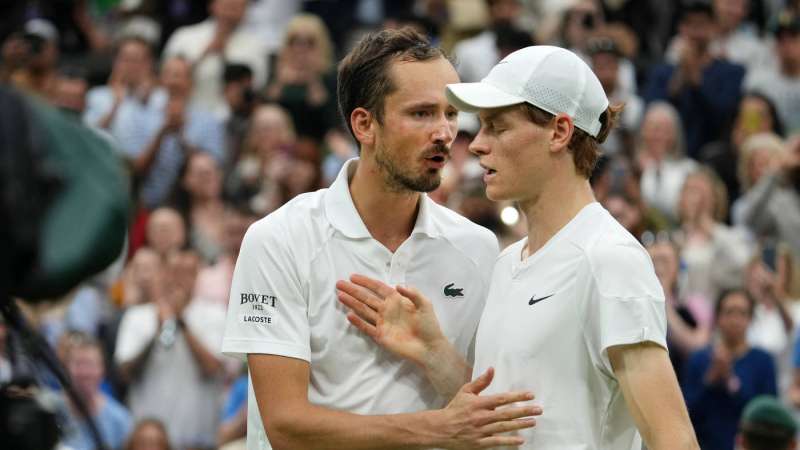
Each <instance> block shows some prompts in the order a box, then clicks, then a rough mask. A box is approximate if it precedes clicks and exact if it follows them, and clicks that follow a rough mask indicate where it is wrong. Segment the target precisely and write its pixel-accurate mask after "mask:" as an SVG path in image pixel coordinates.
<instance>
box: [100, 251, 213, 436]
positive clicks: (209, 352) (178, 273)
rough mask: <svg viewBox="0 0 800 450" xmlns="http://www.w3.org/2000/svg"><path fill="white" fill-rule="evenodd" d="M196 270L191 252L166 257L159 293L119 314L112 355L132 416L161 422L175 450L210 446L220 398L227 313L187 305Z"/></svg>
mask: <svg viewBox="0 0 800 450" xmlns="http://www.w3.org/2000/svg"><path fill="white" fill-rule="evenodd" d="M198 265H199V258H198V256H197V255H196V254H195V253H194V252H191V251H182V252H179V253H175V254H172V255H170V256H169V257H168V259H167V261H166V263H165V267H164V269H163V270H162V272H161V273H160V275H161V276H162V278H161V281H160V282H161V283H162V284H161V288H160V295H159V296H158V297H157V298H156V299H155V301H154V302H153V303H147V304H142V305H135V306H132V307H130V308H129V309H128V310H127V311H126V312H125V314H124V316H123V317H122V322H121V324H120V328H119V335H118V337H117V348H116V352H115V355H114V358H115V361H116V362H117V363H118V364H119V367H120V373H121V375H122V376H123V378H124V379H125V380H126V381H127V382H128V383H129V391H128V404H129V405H130V408H131V412H132V413H133V415H134V417H135V418H136V419H137V420H138V419H141V418H144V417H156V418H159V419H160V420H162V421H163V422H164V424H165V426H166V428H167V430H168V433H169V435H170V442H172V444H173V445H175V446H176V447H178V448H180V449H185V448H191V449H198V448H200V449H205V448H213V447H214V445H215V443H216V430H217V426H218V423H219V422H218V421H219V410H220V405H219V399H220V396H221V393H222V390H221V389H222V386H221V381H222V377H221V374H222V362H221V361H220V358H221V355H220V354H219V352H218V349H219V348H220V345H221V343H222V327H223V326H224V323H223V322H224V320H225V313H224V310H223V309H221V308H219V307H214V306H211V305H208V304H207V303H198V302H193V301H192V298H193V295H194V285H195V283H196V277H197V270H198Z"/></svg>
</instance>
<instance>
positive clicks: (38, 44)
mask: <svg viewBox="0 0 800 450" xmlns="http://www.w3.org/2000/svg"><path fill="white" fill-rule="evenodd" d="M17 38H18V39H21V40H22V46H21V48H20V49H21V52H20V54H18V55H16V56H17V57H20V58H21V60H22V63H21V64H19V65H16V70H13V71H12V72H11V74H10V78H11V79H10V81H11V83H12V84H13V85H14V86H16V87H18V88H20V89H23V90H26V91H28V92H31V93H35V94H38V95H39V96H41V97H43V98H50V97H51V95H52V94H53V90H54V88H55V82H56V68H57V66H58V58H59V52H58V31H57V30H56V29H55V27H54V26H53V24H52V23H50V22H48V21H46V20H43V19H33V20H30V21H28V22H27V23H26V24H25V30H24V32H23V34H22V35H21V36H18V37H17ZM13 64H14V63H12V65H13Z"/></svg>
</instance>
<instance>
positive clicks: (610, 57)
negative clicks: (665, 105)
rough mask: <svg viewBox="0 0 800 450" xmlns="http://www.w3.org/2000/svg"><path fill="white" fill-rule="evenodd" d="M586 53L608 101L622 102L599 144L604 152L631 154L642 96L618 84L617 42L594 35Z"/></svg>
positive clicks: (639, 116) (619, 57)
mask: <svg viewBox="0 0 800 450" xmlns="http://www.w3.org/2000/svg"><path fill="white" fill-rule="evenodd" d="M586 52H587V54H588V55H589V58H590V62H591V64H590V66H591V67H592V70H593V71H594V73H595V74H596V75H597V79H598V80H600V84H602V85H603V91H605V93H606V97H608V101H609V102H611V103H612V104H614V103H621V104H624V105H625V109H624V110H622V117H621V120H620V123H619V125H618V126H617V127H616V128H615V129H613V130H612V131H611V133H610V134H609V135H608V137H607V138H606V141H605V142H604V143H603V152H604V153H605V154H607V155H625V156H627V157H630V156H632V152H633V149H632V147H633V136H634V134H635V133H636V130H637V129H638V128H639V123H640V122H641V120H642V114H643V113H644V104H643V103H642V99H641V98H639V97H638V96H637V95H636V94H635V93H633V92H629V91H626V90H624V89H621V88H620V86H619V71H620V60H621V59H624V56H623V55H622V52H621V51H620V49H619V47H618V46H617V43H616V42H615V41H614V40H613V39H612V38H609V37H596V38H592V39H590V40H589V42H588V44H587V48H586Z"/></svg>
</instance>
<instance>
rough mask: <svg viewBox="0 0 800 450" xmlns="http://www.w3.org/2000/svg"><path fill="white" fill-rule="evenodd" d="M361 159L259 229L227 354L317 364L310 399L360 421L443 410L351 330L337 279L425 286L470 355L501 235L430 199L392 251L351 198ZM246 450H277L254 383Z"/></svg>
mask: <svg viewBox="0 0 800 450" xmlns="http://www.w3.org/2000/svg"><path fill="white" fill-rule="evenodd" d="M356 164H358V161H357V160H356V159H354V160H351V161H348V162H347V164H345V166H344V168H343V169H342V171H341V172H340V173H339V176H338V177H337V178H336V180H335V181H334V183H333V184H332V185H331V187H330V188H329V189H322V190H319V191H317V192H313V193H308V194H302V195H300V196H298V197H296V198H295V199H293V200H292V201H290V202H289V203H287V204H286V205H284V206H283V207H281V208H280V209H278V210H277V211H275V212H273V213H272V214H270V215H269V216H267V217H265V218H263V219H261V220H259V221H258V222H256V223H255V224H253V225H252V226H251V227H250V229H249V230H248V231H247V234H246V235H245V238H244V241H243V243H242V248H241V252H240V253H239V259H238V261H237V262H236V269H235V272H234V276H233V285H232V287H231V295H230V302H229V306H228V316H227V322H226V328H225V337H224V340H223V344H222V351H223V353H226V354H228V355H237V356H240V357H245V356H246V354H248V353H262V354H272V355H282V356H288V357H292V358H298V359H302V360H305V361H308V362H309V363H310V365H311V380H310V384H309V388H308V397H309V401H310V402H312V403H314V404H316V405H319V406H324V407H328V408H333V409H338V410H344V411H349V412H353V413H358V414H393V413H406V412H414V411H421V410H425V409H431V408H438V407H441V406H443V405H444V402H445V399H443V398H441V397H440V396H439V395H438V394H437V393H436V392H435V390H434V389H433V386H432V385H431V384H430V383H429V382H428V381H427V379H426V378H425V376H424V374H423V373H422V372H421V371H420V370H419V369H418V368H417V367H416V366H415V365H414V364H412V363H410V362H407V361H403V360H401V359H399V358H396V357H395V356H393V355H391V354H390V353H388V352H387V351H385V350H383V349H381V348H380V347H379V346H378V345H376V344H375V343H374V342H372V340H371V339H370V338H369V337H368V336H366V335H363V334H362V333H361V332H359V331H358V330H357V329H355V328H354V327H352V326H351V325H350V324H349V322H348V321H347V318H346V313H347V311H346V308H345V307H344V306H343V305H341V304H340V303H339V301H338V300H337V298H336V287H335V283H336V281H337V280H346V279H348V278H349V277H350V275H351V274H354V273H360V274H363V275H367V276H369V277H373V278H376V279H379V280H382V281H384V282H386V283H388V284H389V285H397V284H405V285H411V286H415V287H417V288H418V289H419V290H420V291H421V292H422V293H423V294H424V295H425V296H426V297H427V298H429V299H430V300H431V302H433V306H434V309H435V311H436V315H437V317H438V318H439V322H440V323H441V326H442V328H443V330H444V333H445V334H446V335H447V337H448V339H449V340H450V342H452V343H453V344H454V345H455V346H456V348H457V349H458V350H459V351H460V352H461V353H462V354H465V355H466V354H467V353H468V350H469V348H470V345H471V343H472V342H473V339H474V335H475V330H476V328H477V325H478V319H479V317H480V314H481V312H482V310H483V305H484V302H485V299H486V295H487V293H488V287H489V279H490V275H491V269H492V265H493V264H494V261H495V259H496V257H497V254H498V247H497V240H496V238H495V236H494V234H493V233H492V232H491V231H489V230H487V229H485V228H483V227H480V226H478V225H476V224H474V223H472V222H470V221H469V220H467V219H465V218H463V217H461V216H459V215H458V214H456V213H454V212H453V211H451V210H449V209H447V208H445V207H442V206H439V205H437V204H436V203H434V202H433V201H432V200H430V199H429V198H428V197H427V196H426V195H422V196H421V204H420V208H419V213H418V216H417V221H416V224H415V226H414V229H413V231H412V233H411V236H410V237H409V238H408V239H407V240H406V241H405V242H403V244H402V245H401V246H400V247H399V248H398V249H397V251H395V252H394V253H392V252H390V251H389V250H388V249H387V248H386V247H384V246H383V245H382V244H381V243H380V242H378V241H376V240H375V239H373V238H372V236H371V235H370V234H369V232H368V231H367V228H366V226H365V225H364V223H363V221H362V220H361V217H360V216H359V215H358V212H357V211H356V208H355V206H354V205H353V200H352V198H351V196H350V190H349V183H348V180H349V179H350V177H352V174H353V172H354V171H355V168H356ZM248 391H249V394H248V402H249V408H248V436H247V448H248V450H256V449H268V448H270V445H269V443H268V441H267V439H266V434H265V432H264V427H263V425H262V423H261V418H260V416H259V414H258V408H257V407H256V402H255V396H254V394H253V387H252V382H251V383H250V386H249V387H248Z"/></svg>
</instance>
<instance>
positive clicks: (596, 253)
mask: <svg viewBox="0 0 800 450" xmlns="http://www.w3.org/2000/svg"><path fill="white" fill-rule="evenodd" d="M446 93H447V98H448V100H449V101H450V102H451V103H452V104H453V105H455V106H456V107H457V108H458V109H460V110H462V111H472V112H477V113H478V115H479V117H480V121H481V129H480V131H479V133H478V135H477V136H476V137H475V140H474V141H473V142H472V144H471V145H470V151H471V152H472V153H473V154H475V155H476V156H478V157H479V158H480V163H481V165H482V166H483V168H484V169H485V171H486V173H485V175H484V181H485V182H486V195H487V196H488V197H489V198H490V199H492V200H498V201H499V200H512V201H515V202H517V204H518V205H519V208H520V209H521V210H522V212H523V213H524V214H525V216H526V218H527V221H528V222H527V223H528V236H527V237H526V238H524V239H522V240H520V241H519V242H517V243H515V244H512V245H511V246H510V247H508V248H507V249H506V250H505V251H503V252H502V253H501V254H500V256H499V257H498V259H497V261H496V263H495V266H494V272H493V275H492V281H491V286H490V288H489V296H488V299H487V302H486V307H485V310H484V312H483V315H482V316H481V320H480V324H479V326H478V331H477V335H476V341H475V365H474V369H473V372H474V373H476V374H478V373H482V372H483V371H484V370H486V369H487V368H488V367H490V366H491V367H494V368H495V370H496V375H495V380H494V383H493V384H492V385H491V386H490V388H489V389H490V390H492V391H496V392H502V391H509V390H518V389H530V390H532V391H533V392H536V395H537V403H538V404H540V405H541V406H542V408H543V410H544V411H545V412H544V414H543V415H542V416H541V417H539V418H538V420H537V426H536V427H535V428H533V429H529V430H521V431H518V432H517V433H518V434H519V435H520V436H521V437H523V438H524V440H525V444H524V448H530V449H537V450H577V449H603V450H612V449H613V450H634V449H635V450H639V449H641V445H642V437H643V438H644V442H645V443H646V445H647V447H648V448H649V449H650V450H661V449H669V450H675V449H697V448H698V444H697V441H696V438H695V436H694V431H693V429H692V425H691V422H690V420H689V416H688V413H687V411H686V406H685V404H684V401H683V398H682V396H681V393H680V389H679V387H678V383H677V380H676V378H675V374H674V371H673V369H672V366H671V364H670V361H669V358H668V355H667V350H666V327H667V324H666V318H665V305H664V293H663V291H662V289H661V286H660V284H659V282H658V279H657V278H656V275H655V272H654V269H653V264H652V261H651V260H650V257H649V256H648V254H647V252H646V251H645V249H644V248H642V246H641V245H640V244H639V243H638V242H637V240H636V239H634V237H633V236H631V235H630V234H629V233H628V232H627V231H626V230H625V229H624V228H623V227H622V226H621V225H620V224H619V223H617V222H616V221H615V220H614V218H613V217H612V216H611V215H610V214H609V213H608V211H606V210H605V209H604V208H603V207H602V206H601V205H600V204H599V203H597V202H596V201H595V199H594V195H593V193H592V189H591V187H590V186H589V181H588V179H589V175H590V174H591V171H592V169H593V168H594V165H595V163H596V161H597V159H598V157H599V144H600V143H602V142H603V140H604V139H605V137H606V136H607V135H608V132H609V130H610V129H611V128H612V127H613V125H614V122H615V120H616V118H617V116H618V115H619V113H620V110H621V107H619V106H609V104H608V100H607V99H606V96H605V94H604V92H603V88H602V86H601V85H600V82H599V81H598V80H597V77H596V76H595V75H594V73H592V71H591V69H590V68H589V67H588V66H587V65H586V64H585V63H584V62H583V61H582V60H581V59H580V58H579V57H577V56H576V55H575V54H573V53H572V52H570V51H568V50H565V49H562V48H558V47H550V46H535V47H527V48H524V49H522V50H519V51H516V52H514V53H512V54H510V55H509V56H508V57H506V58H505V59H503V60H502V61H500V62H499V63H498V64H497V65H496V66H495V67H494V68H493V69H492V71H491V72H490V73H489V75H488V76H487V77H486V78H485V79H483V80H482V81H481V82H479V83H459V84H450V85H448V86H447V92H446ZM486 270H490V268H488V267H487V268H486ZM337 287H338V289H339V298H340V300H341V301H342V302H343V303H344V304H345V305H347V306H348V307H349V308H350V309H351V313H350V314H349V315H348V318H349V319H350V322H351V323H352V324H354V325H355V326H357V327H358V328H359V329H360V330H362V331H363V332H365V333H367V334H369V335H370V336H372V337H373V338H374V340H375V341H376V342H378V343H379V344H380V345H382V346H384V347H386V348H387V349H389V350H391V351H393V352H395V353H397V354H399V355H401V356H403V357H406V358H409V359H411V360H412V361H414V362H416V363H417V364H418V365H419V366H420V367H421V370H423V371H424V373H425V374H427V376H428V377H429V378H431V380H432V381H433V382H434V384H436V385H437V386H440V387H442V386H448V385H449V386H450V392H455V390H456V388H457V387H458V386H461V385H462V384H463V383H464V381H466V380H465V379H464V374H465V373H467V374H469V373H470V372H469V370H464V367H465V365H466V364H467V363H466V362H465V361H464V360H463V359H462V358H461V357H460V356H459V355H458V353H457V352H455V351H454V350H453V347H452V346H451V345H450V344H449V343H448V341H447V336H445V335H444V334H443V333H441V332H440V331H439V327H438V323H437V320H436V317H435V314H434V313H433V309H432V308H431V304H430V302H429V301H428V300H427V299H425V298H424V297H423V296H422V295H421V294H419V292H418V291H417V290H415V289H414V288H410V287H402V286H398V287H390V286H388V285H386V284H384V283H383V282H382V281H380V280H374V279H369V278H366V277H362V276H358V275H355V276H353V277H352V278H351V280H350V281H341V282H339V283H338V284H337Z"/></svg>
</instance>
